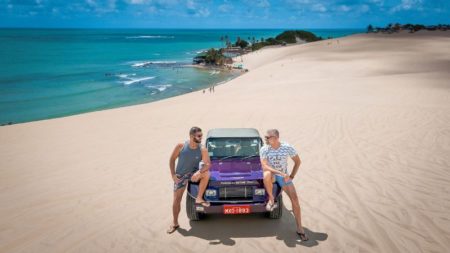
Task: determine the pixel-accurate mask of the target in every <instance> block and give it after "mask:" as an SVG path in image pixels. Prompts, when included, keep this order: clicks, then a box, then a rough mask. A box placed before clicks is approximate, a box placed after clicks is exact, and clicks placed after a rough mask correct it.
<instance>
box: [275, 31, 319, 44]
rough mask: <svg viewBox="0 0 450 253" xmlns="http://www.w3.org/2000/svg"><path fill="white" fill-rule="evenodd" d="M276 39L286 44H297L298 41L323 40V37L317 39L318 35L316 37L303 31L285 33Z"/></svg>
mask: <svg viewBox="0 0 450 253" xmlns="http://www.w3.org/2000/svg"><path fill="white" fill-rule="evenodd" d="M275 39H276V40H279V41H284V42H286V43H296V42H297V40H303V41H305V42H314V41H318V40H322V38H321V37H317V36H316V35H314V33H312V32H308V31H302V30H297V31H284V32H283V33H281V34H279V35H277V37H275Z"/></svg>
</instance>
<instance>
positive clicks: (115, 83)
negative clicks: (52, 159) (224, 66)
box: [0, 29, 364, 125]
mask: <svg viewBox="0 0 450 253" xmlns="http://www.w3.org/2000/svg"><path fill="white" fill-rule="evenodd" d="M283 30H284V29H270V30H269V29H267V30H265V29H257V30H252V29H245V30H244V29H242V30H236V29H214V30H194V29H183V30H177V29H0V125H2V124H8V123H21V122H29V121H35V120H42V119H49V118H56V117H62V116H68V115H74V114H79V113H84V112H90V111H97V110H103V109H108V108H116V107H121V106H128V105H134V104H141V103H148V102H153V101H157V100H161V99H164V98H168V97H173V96H177V95H180V94H184V93H188V92H192V91H196V90H201V89H207V88H208V87H210V86H211V85H217V84H221V83H223V82H225V81H227V80H229V79H231V78H234V77H236V76H237V74H230V73H229V72H221V71H215V70H204V69H198V68H193V67H191V66H189V65H190V64H191V63H192V58H193V57H194V56H195V55H196V54H198V53H200V52H201V51H202V50H206V49H209V48H212V47H214V48H218V47H223V46H224V42H223V41H221V39H220V38H221V37H224V36H228V37H229V38H230V40H231V41H232V42H234V41H235V40H236V38H237V37H238V36H239V37H241V38H242V39H246V40H248V38H253V37H255V38H256V39H258V40H259V39H261V38H268V37H275V36H276V35H277V34H279V33H281V32H282V31H283ZM306 30H308V31H311V32H313V33H315V34H316V35H318V36H322V37H324V38H326V37H329V36H331V37H334V38H336V37H342V36H346V35H350V34H355V33H360V32H363V31H364V30H362V29H306Z"/></svg>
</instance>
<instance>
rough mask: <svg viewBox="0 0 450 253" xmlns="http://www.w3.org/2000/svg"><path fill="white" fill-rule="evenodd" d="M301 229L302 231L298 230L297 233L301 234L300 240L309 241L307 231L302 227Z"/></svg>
mask: <svg viewBox="0 0 450 253" xmlns="http://www.w3.org/2000/svg"><path fill="white" fill-rule="evenodd" d="M301 231H302V232H299V231H298V230H297V235H299V236H300V240H301V241H302V242H306V241H308V240H309V238H308V236H306V233H305V231H304V230H303V229H302V230H301Z"/></svg>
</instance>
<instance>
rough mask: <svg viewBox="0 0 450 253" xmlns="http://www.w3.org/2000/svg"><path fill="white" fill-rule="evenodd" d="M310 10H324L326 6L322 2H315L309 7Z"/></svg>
mask: <svg viewBox="0 0 450 253" xmlns="http://www.w3.org/2000/svg"><path fill="white" fill-rule="evenodd" d="M311 10H313V11H317V12H326V11H327V8H326V7H325V6H324V5H323V4H321V3H317V4H314V5H313V6H312V7H311Z"/></svg>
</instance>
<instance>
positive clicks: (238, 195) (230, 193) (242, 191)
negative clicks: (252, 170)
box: [219, 186, 253, 200]
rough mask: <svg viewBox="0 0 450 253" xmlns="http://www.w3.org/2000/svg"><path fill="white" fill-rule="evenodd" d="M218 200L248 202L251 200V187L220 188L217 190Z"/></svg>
mask: <svg viewBox="0 0 450 253" xmlns="http://www.w3.org/2000/svg"><path fill="white" fill-rule="evenodd" d="M219 199H220V200H237V199H242V200H249V199H253V187H251V186H238V187H221V188H220V189H219Z"/></svg>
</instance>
